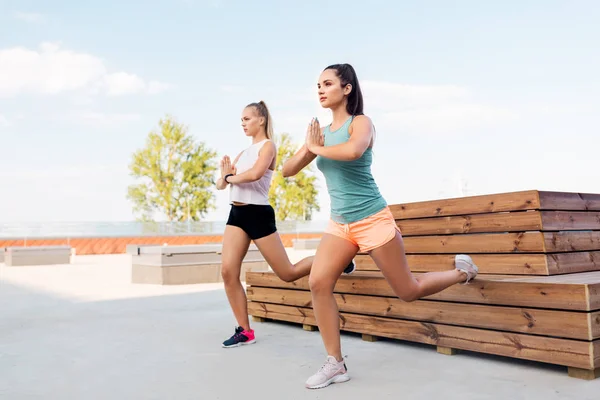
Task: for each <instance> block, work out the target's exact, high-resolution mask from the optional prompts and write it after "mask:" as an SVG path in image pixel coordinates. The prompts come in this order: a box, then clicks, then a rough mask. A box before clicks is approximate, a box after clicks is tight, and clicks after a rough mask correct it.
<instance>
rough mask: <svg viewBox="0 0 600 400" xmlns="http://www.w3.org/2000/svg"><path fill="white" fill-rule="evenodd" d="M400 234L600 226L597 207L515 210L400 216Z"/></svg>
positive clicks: (597, 228)
mask: <svg viewBox="0 0 600 400" xmlns="http://www.w3.org/2000/svg"><path fill="white" fill-rule="evenodd" d="M396 225H398V228H400V230H401V231H402V236H403V237H408V236H422V235H450V234H465V233H494V232H525V231H563V230H570V231H574V230H600V212H597V211H536V210H531V211H518V212H500V213H488V214H473V215H459V216H449V217H433V218H417V219H400V220H397V221H396Z"/></svg>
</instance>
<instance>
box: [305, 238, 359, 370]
mask: <svg viewBox="0 0 600 400" xmlns="http://www.w3.org/2000/svg"><path fill="white" fill-rule="evenodd" d="M357 252H358V247H356V246H355V245H354V244H353V243H351V242H349V241H347V240H345V239H342V238H340V237H337V236H335V235H330V234H324V235H323V238H322V239H321V242H320V243H319V247H318V248H317V254H316V255H315V259H314V262H313V266H312V270H311V271H310V277H309V284H310V291H311V295H312V303H313V310H314V313H315V318H316V320H317V325H318V326H319V331H320V332H321V339H322V340H323V344H324V345H325V350H326V351H327V355H330V356H333V357H335V358H336V360H337V361H342V350H341V344H340V319H339V310H338V306H337V303H336V301H335V297H334V296H333V289H334V287H335V283H336V282H337V280H338V278H339V277H340V275H341V274H342V271H343V270H344V268H345V267H346V266H347V265H348V263H349V262H350V261H351V260H352V259H353V258H354V256H355V255H356V253H357Z"/></svg>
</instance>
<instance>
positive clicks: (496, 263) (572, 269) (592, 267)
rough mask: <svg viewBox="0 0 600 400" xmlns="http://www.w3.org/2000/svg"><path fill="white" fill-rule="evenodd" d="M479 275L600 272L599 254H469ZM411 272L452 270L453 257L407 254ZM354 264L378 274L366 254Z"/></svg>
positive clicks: (594, 252) (450, 255)
mask: <svg viewBox="0 0 600 400" xmlns="http://www.w3.org/2000/svg"><path fill="white" fill-rule="evenodd" d="M471 257H472V258H473V262H474V263H475V264H477V266H478V267H479V274H480V275H481V274H498V275H559V274H572V273H577V272H590V271H600V251H591V252H588V251H582V252H569V253H553V254H537V253H525V254H524V253H513V254H472V255H471ZM406 259H407V261H408V265H409V266H410V270H411V271H413V272H436V271H447V270H452V269H454V254H407V255H406ZM354 261H355V262H356V270H357V271H379V268H378V267H377V265H376V264H375V262H374V261H373V259H372V258H371V256H369V255H366V254H358V255H357V256H356V257H355V259H354Z"/></svg>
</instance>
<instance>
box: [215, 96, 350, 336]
mask: <svg viewBox="0 0 600 400" xmlns="http://www.w3.org/2000/svg"><path fill="white" fill-rule="evenodd" d="M242 128H243V130H244V134H245V135H246V136H247V137H250V138H252V144H251V145H250V146H249V147H248V148H246V149H245V150H244V151H242V152H241V153H240V154H238V156H237V157H236V158H235V160H234V161H233V163H232V162H231V160H230V159H229V157H228V156H225V157H223V159H222V160H221V177H220V178H219V179H218V180H217V189H218V190H223V189H225V188H227V187H228V186H229V187H230V194H229V200H230V203H231V210H230V212H229V218H228V220H227V224H226V226H225V233H224V235H223V250H222V259H223V265H222V269H221V275H222V277H223V282H224V285H225V293H226V294H227V299H228V300H229V304H230V306H231V309H232V311H233V314H234V316H235V319H236V320H237V326H236V328H235V331H234V333H233V335H232V336H231V337H230V338H229V339H227V340H225V341H224V342H223V344H222V346H223V347H225V348H231V347H238V346H243V345H247V344H252V343H255V342H256V336H255V334H254V330H253V329H251V327H250V321H249V319H248V299H247V297H246V292H245V291H244V287H243V286H242V283H241V282H240V272H241V268H242V260H243V259H244V256H245V255H246V253H247V252H248V248H249V246H250V241H254V244H256V247H258V250H259V251H260V252H261V254H262V255H263V257H264V258H265V260H266V261H267V262H268V263H269V265H270V266H271V268H272V269H273V271H274V272H275V274H276V275H277V276H278V277H279V278H280V279H281V280H283V281H285V282H292V281H295V280H296V279H299V278H301V277H303V276H306V275H308V274H309V272H310V268H311V266H312V260H313V256H310V257H306V258H303V259H302V260H300V261H298V262H297V263H296V264H292V262H291V261H290V259H289V258H288V255H287V252H286V251H285V248H284V247H283V243H282V242H281V238H280V236H279V233H278V232H277V225H276V221H275V210H273V207H271V204H270V203H269V188H270V187H271V179H272V177H273V171H274V170H275V165H276V156H277V149H276V148H275V143H274V142H273V119H272V118H271V114H270V113H269V109H268V108H267V105H266V104H265V102H264V101H259V102H258V103H250V104H248V105H247V106H246V107H244V110H243V111H242ZM354 268H355V265H354V262H353V261H352V260H350V262H348V263H347V264H346V269H345V270H344V273H347V274H350V273H352V272H353V271H354Z"/></svg>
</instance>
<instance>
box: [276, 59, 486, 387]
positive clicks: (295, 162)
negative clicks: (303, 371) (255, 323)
mask: <svg viewBox="0 0 600 400" xmlns="http://www.w3.org/2000/svg"><path fill="white" fill-rule="evenodd" d="M317 87H318V95H319V102H320V103H321V106H322V107H323V108H328V109H330V110H331V112H332V117H333V121H332V123H331V124H330V125H327V126H326V127H325V128H324V129H321V128H320V126H319V122H318V120H316V119H313V120H312V121H311V123H310V124H309V127H308V130H307V134H306V143H305V144H304V146H302V148H301V149H300V150H299V151H298V152H297V153H296V154H295V155H294V156H293V157H291V158H290V159H289V160H287V162H286V163H285V165H284V167H283V174H284V176H293V175H295V174H297V173H298V172H299V171H300V170H301V169H302V168H304V167H306V166H307V165H308V164H310V163H311V162H312V161H313V160H314V159H315V158H316V159H317V167H318V168H319V170H320V171H321V172H322V173H323V175H324V176H325V181H326V184H327V190H328V192H329V196H330V198H331V216H330V221H329V224H328V226H327V228H326V230H325V233H324V235H323V238H322V239H321V242H320V244H319V247H318V248H317V252H316V254H315V259H314V260H313V264H312V269H311V272H310V276H309V284H310V290H311V294H312V304H313V310H314V313H315V317H316V320H317V324H318V326H319V331H320V333H321V338H322V340H323V344H324V345H325V350H326V351H327V359H326V361H325V363H324V365H323V366H322V367H321V368H320V369H319V370H318V371H317V373H316V374H314V375H313V376H311V377H310V378H309V379H308V380H307V381H306V387H307V388H311V389H317V388H322V387H326V386H328V385H330V384H331V383H340V382H346V381H348V380H349V379H350V377H349V375H348V372H347V368H346V364H345V362H344V360H343V358H342V351H341V344H340V326H339V312H338V307H337V303H336V301H335V298H334V296H333V289H334V286H335V283H336V281H337V280H338V278H339V276H340V275H341V273H342V271H343V269H344V268H345V266H346V265H348V262H349V261H350V260H352V259H353V258H354V257H355V255H356V253H357V252H359V251H360V252H365V253H368V254H369V255H370V256H371V258H373V260H374V262H375V264H376V265H377V267H378V268H379V269H380V270H381V272H382V273H383V276H384V277H385V279H386V280H387V282H388V283H389V285H390V287H391V288H392V289H393V290H394V293H395V294H396V295H397V296H398V297H399V298H400V299H402V300H404V301H407V302H409V301H414V300H417V299H419V298H421V297H425V296H429V295H432V294H434V293H437V292H440V291H442V290H444V289H446V288H448V287H449V286H452V285H454V284H457V283H460V282H464V283H468V282H469V281H470V280H471V279H473V278H474V277H475V276H476V275H477V273H478V268H477V266H476V265H475V264H474V263H473V261H472V260H471V258H470V257H469V256H468V255H464V254H459V255H457V256H456V257H455V261H454V262H455V268H454V269H453V270H448V271H442V272H431V273H426V274H423V275H420V276H414V275H413V274H412V273H411V271H410V268H409V266H408V263H407V260H406V255H405V249H404V243H403V240H402V235H401V232H400V229H399V228H398V226H397V225H396V221H395V219H394V216H393V215H392V213H391V211H390V210H389V208H388V206H387V202H386V200H385V199H384V198H383V196H382V195H381V194H380V192H379V189H378V187H377V184H376V183H375V180H374V179H373V176H372V174H371V163H372V158H373V154H372V148H373V142H374V127H373V123H372V122H371V119H370V118H369V117H367V116H366V115H364V113H363V98H362V93H361V90H360V85H359V82H358V78H357V76H356V72H355V71H354V68H353V67H352V66H351V65H349V64H335V65H330V66H328V67H327V68H325V70H324V71H323V72H322V73H321V76H320V78H319V81H318V84H317Z"/></svg>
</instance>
